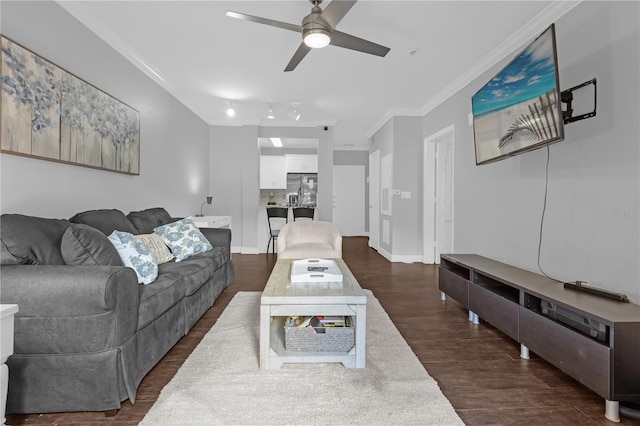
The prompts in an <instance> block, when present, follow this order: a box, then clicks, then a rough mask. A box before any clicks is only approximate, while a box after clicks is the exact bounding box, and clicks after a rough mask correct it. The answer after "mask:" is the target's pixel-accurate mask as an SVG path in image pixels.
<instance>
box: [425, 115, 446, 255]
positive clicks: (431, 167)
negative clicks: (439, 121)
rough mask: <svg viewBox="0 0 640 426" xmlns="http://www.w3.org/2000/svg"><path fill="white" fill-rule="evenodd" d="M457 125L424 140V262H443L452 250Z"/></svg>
mask: <svg viewBox="0 0 640 426" xmlns="http://www.w3.org/2000/svg"><path fill="white" fill-rule="evenodd" d="M453 149H454V126H450V127H447V128H446V129H443V130H441V131H440V132H437V133H435V134H433V135H431V136H429V137H427V138H426V139H425V141H424V167H423V170H424V183H423V188H424V198H423V199H424V209H423V212H424V218H423V225H424V226H423V229H424V235H423V249H422V253H423V260H422V261H423V263H430V264H432V263H440V254H441V253H452V252H453V217H454V216H453V152H454V151H453Z"/></svg>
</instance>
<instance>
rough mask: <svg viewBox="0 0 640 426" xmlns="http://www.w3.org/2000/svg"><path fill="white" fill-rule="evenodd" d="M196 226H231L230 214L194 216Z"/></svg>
mask: <svg viewBox="0 0 640 426" xmlns="http://www.w3.org/2000/svg"><path fill="white" fill-rule="evenodd" d="M193 221H194V222H195V224H196V226H197V227H198V228H231V216H194V217H193Z"/></svg>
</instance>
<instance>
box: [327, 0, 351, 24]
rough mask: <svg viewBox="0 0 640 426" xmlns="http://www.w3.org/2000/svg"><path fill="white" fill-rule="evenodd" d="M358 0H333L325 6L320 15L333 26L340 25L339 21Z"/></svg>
mask: <svg viewBox="0 0 640 426" xmlns="http://www.w3.org/2000/svg"><path fill="white" fill-rule="evenodd" d="M356 1H357V0H351V1H344V0H333V1H332V2H331V3H330V4H329V5H328V6H327V7H325V8H324V11H323V12H322V14H321V15H320V16H322V19H324V20H325V21H327V23H328V24H329V25H331V28H335V27H336V25H338V22H340V21H341V20H342V18H344V15H346V14H347V12H348V11H349V10H350V9H351V8H352V7H353V5H354V4H356Z"/></svg>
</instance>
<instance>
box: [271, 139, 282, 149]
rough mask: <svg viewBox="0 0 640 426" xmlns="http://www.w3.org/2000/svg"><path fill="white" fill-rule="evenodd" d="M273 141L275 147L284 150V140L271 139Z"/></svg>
mask: <svg viewBox="0 0 640 426" xmlns="http://www.w3.org/2000/svg"><path fill="white" fill-rule="evenodd" d="M270 139H271V143H272V144H273V146H275V147H278V148H282V139H280V138H270Z"/></svg>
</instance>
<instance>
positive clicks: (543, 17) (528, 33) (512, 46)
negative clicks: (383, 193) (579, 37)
mask: <svg viewBox="0 0 640 426" xmlns="http://www.w3.org/2000/svg"><path fill="white" fill-rule="evenodd" d="M582 1H583V0H574V1H565V0H556V1H554V2H553V3H551V4H550V5H549V6H547V7H546V8H545V9H544V10H542V11H541V12H540V13H538V14H537V15H536V16H535V17H533V19H531V20H530V21H529V22H527V24H525V25H524V26H522V27H520V29H518V31H516V32H515V33H513V34H512V35H511V36H510V37H509V38H507V39H506V40H504V41H503V42H502V43H501V44H500V45H498V47H496V48H495V49H493V50H492V51H491V52H489V54H488V55H486V56H485V57H484V58H482V59H481V60H480V61H478V62H476V63H475V64H474V65H473V66H472V67H471V68H469V69H468V70H467V71H466V72H464V73H463V74H462V75H460V77H458V78H457V79H455V80H454V81H453V82H452V83H451V84H449V85H448V86H446V87H445V88H444V89H442V90H441V91H440V92H438V93H437V94H436V95H435V96H434V97H433V98H431V99H429V100H428V101H427V102H426V103H425V104H424V105H422V107H421V108H420V109H419V114H409V115H411V116H413V115H422V116H424V115H427V114H428V113H429V112H431V111H433V110H434V109H435V108H437V107H438V106H439V105H440V104H442V103H443V102H445V101H446V100H447V99H449V98H450V97H451V96H453V95H455V94H456V93H458V92H459V91H460V90H462V89H464V88H465V87H466V86H468V85H469V84H470V83H471V82H472V81H473V80H475V79H476V78H478V77H480V76H481V75H482V74H483V73H485V72H486V71H488V70H489V69H490V68H491V67H492V66H494V65H495V64H497V63H498V62H500V61H501V60H503V59H504V58H506V57H507V56H508V55H510V54H512V53H513V52H515V51H518V50H520V49H522V48H523V47H524V46H526V44H527V43H529V42H531V40H532V39H533V38H534V37H536V36H538V35H539V34H540V33H542V31H543V30H544V29H545V28H547V27H548V26H549V25H551V24H552V23H553V22H554V21H555V20H556V19H558V18H560V17H561V16H563V15H565V14H566V13H567V12H569V11H570V10H571V9H573V8H574V7H576V6H577V5H579V4H580V3H582ZM396 115H404V114H397V113H396V112H395V111H393V110H391V109H388V110H386V111H385V112H384V113H383V114H382V116H381V117H380V118H379V119H378V120H376V122H375V123H374V124H373V125H372V126H371V128H370V129H369V131H368V132H367V134H366V136H367V138H371V137H372V136H373V135H374V134H375V133H376V132H377V131H378V130H380V128H382V126H384V125H385V124H386V123H387V122H388V121H389V120H390V119H391V118H393V117H394V116H396Z"/></svg>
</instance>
